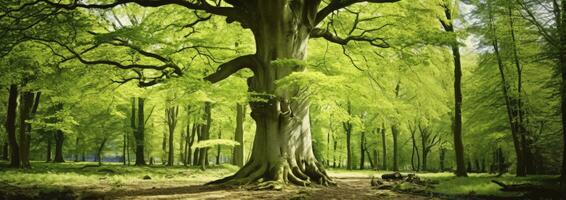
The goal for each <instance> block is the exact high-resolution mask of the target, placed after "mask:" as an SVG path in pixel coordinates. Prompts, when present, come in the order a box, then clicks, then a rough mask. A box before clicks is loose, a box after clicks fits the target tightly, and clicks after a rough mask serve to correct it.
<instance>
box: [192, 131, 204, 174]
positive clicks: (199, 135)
mask: <svg viewBox="0 0 566 200" xmlns="http://www.w3.org/2000/svg"><path fill="white" fill-rule="evenodd" d="M195 125H196V128H195V129H196V136H197V141H198V142H200V141H201V140H202V133H201V132H202V128H201V127H202V126H203V125H202V124H195ZM199 157H200V148H196V149H195V152H194V154H193V165H195V166H200V158H199Z"/></svg>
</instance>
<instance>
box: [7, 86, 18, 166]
mask: <svg viewBox="0 0 566 200" xmlns="http://www.w3.org/2000/svg"><path fill="white" fill-rule="evenodd" d="M9 93H10V94H9V96H8V109H7V112H6V132H7V133H8V143H9V144H10V166H11V167H14V168H19V167H20V166H21V164H20V150H19V149H20V148H19V145H18V142H17V138H16V109H17V107H18V94H19V92H18V85H16V84H12V85H10V91H9Z"/></svg>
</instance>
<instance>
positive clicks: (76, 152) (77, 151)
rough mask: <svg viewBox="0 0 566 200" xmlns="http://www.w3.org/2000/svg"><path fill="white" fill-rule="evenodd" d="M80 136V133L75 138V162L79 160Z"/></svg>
mask: <svg viewBox="0 0 566 200" xmlns="http://www.w3.org/2000/svg"><path fill="white" fill-rule="evenodd" d="M79 145H80V138H79V135H77V136H76V138H75V152H74V154H75V160H74V162H79V154H80V146H79Z"/></svg>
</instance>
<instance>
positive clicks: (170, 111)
mask: <svg viewBox="0 0 566 200" xmlns="http://www.w3.org/2000/svg"><path fill="white" fill-rule="evenodd" d="M165 113H166V117H167V125H168V127H169V152H168V154H167V155H168V156H167V165H168V166H173V165H174V164H175V153H174V151H175V145H174V136H175V128H176V127H177V121H178V120H177V117H178V116H179V106H175V107H170V108H166V109H165Z"/></svg>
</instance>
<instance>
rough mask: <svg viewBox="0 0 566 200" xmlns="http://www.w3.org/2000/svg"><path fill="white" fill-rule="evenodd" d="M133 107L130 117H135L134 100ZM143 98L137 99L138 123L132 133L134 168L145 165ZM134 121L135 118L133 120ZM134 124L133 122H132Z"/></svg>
mask: <svg viewBox="0 0 566 200" xmlns="http://www.w3.org/2000/svg"><path fill="white" fill-rule="evenodd" d="M132 104H133V106H132V117H134V115H135V99H133V102H132ZM143 106H144V98H141V97H138V110H137V111H138V115H137V121H138V124H137V125H138V126H137V128H136V129H135V130H136V131H135V132H134V137H135V140H136V163H135V165H136V166H141V165H146V162H145V155H144V146H145V145H144V142H145V140H144V135H145V133H144V131H145V120H144V119H145V115H144V112H143V111H144V107H143ZM134 119H136V118H134ZM134 122H135V121H134Z"/></svg>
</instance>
